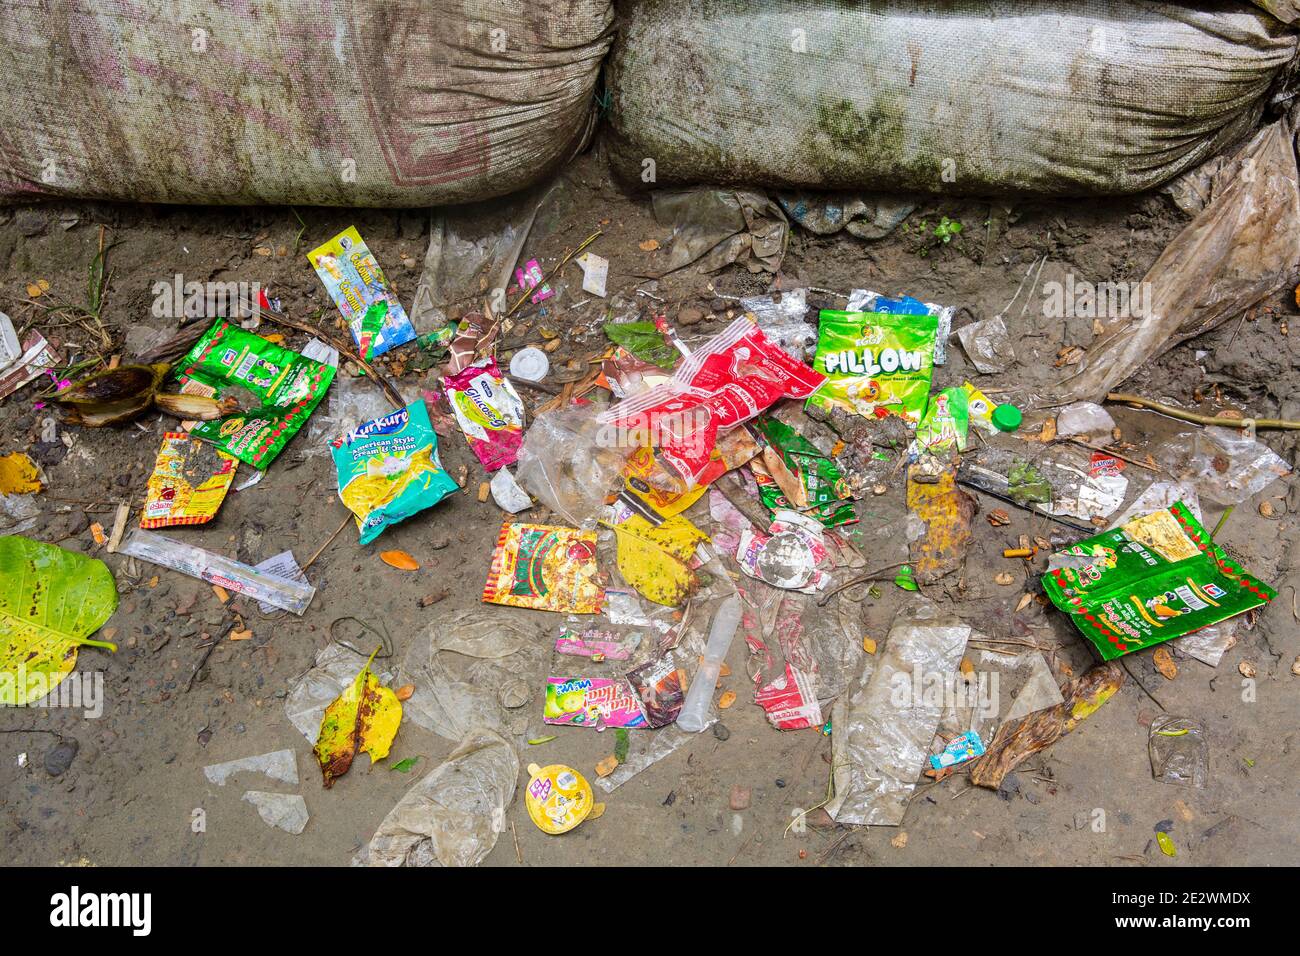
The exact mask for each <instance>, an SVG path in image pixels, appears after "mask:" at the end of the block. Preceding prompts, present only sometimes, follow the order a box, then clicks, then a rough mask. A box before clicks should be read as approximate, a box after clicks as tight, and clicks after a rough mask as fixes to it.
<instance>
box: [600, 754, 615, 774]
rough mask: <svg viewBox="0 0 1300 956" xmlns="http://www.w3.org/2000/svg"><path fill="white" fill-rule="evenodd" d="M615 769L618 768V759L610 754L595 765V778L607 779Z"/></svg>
mask: <svg viewBox="0 0 1300 956" xmlns="http://www.w3.org/2000/svg"><path fill="white" fill-rule="evenodd" d="M616 767H618V758H617V757H615V756H614V755H613V754H610V755H609V756H608V757H606V758H604V759H603V760H601V761H599V762H598V763H597V764H596V776H598V777H608V776H609V775H610V774H611V773H613V772H614V770H615V768H616Z"/></svg>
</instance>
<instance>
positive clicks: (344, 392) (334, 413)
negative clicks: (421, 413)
mask: <svg viewBox="0 0 1300 956" xmlns="http://www.w3.org/2000/svg"><path fill="white" fill-rule="evenodd" d="M404 397H406V398H407V400H408V402H407V403H408V404H409V403H410V402H412V401H415V400H416V394H415V393H414V391H412V390H410V389H408V390H407V395H406V396H404ZM322 405H323V406H325V407H324V408H322V407H319V406H318V407H317V409H316V411H315V413H314V414H313V415H312V416H311V418H309V419H308V420H307V442H306V445H307V451H308V453H309V454H313V455H323V456H329V454H330V442H331V441H333V440H334V439H335V438H341V437H343V436H344V435H346V434H347V433H348V432H349V431H351V430H352V429H354V428H356V427H357V426H358V425H360V424H362V423H363V422H369V421H374V420H375V419H376V418H381V417H383V416H384V415H387V414H388V413H389V412H391V411H393V403H392V401H390V400H389V398H388V396H387V395H386V394H385V393H384V390H383V389H382V388H380V387H379V386H378V385H376V384H375V383H374V382H373V381H371V380H370V379H369V378H367V377H366V376H364V375H358V376H356V377H353V376H351V375H342V374H340V375H335V376H334V381H333V383H332V384H331V386H330V390H329V392H328V393H327V394H326V396H325V401H324V402H323V403H322ZM322 412H324V414H322Z"/></svg>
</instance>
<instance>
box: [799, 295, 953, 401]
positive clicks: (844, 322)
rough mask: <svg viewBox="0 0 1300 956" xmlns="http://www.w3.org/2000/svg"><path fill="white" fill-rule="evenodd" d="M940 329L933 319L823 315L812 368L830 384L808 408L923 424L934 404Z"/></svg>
mask: <svg viewBox="0 0 1300 956" xmlns="http://www.w3.org/2000/svg"><path fill="white" fill-rule="evenodd" d="M938 327H939V318H938V316H934V315H895V314H892V313H886V312H835V311H831V310H828V309H823V310H822V312H821V315H820V319H819V332H818V337H817V354H816V356H814V358H813V368H814V369H816V370H817V371H818V372H821V373H822V374H823V375H825V376H826V378H827V381H826V382H825V383H824V384H823V385H822V386H821V388H819V389H817V391H815V392H814V393H813V394H812V395H811V396H809V398H808V405H810V406H816V407H818V408H822V409H826V410H827V411H829V410H831V409H833V408H843V409H845V410H847V411H850V412H855V413H856V414H858V415H862V416H864V417H867V418H870V417H872V416H875V417H877V418H883V417H884V416H886V415H890V414H893V415H900V416H902V417H903V418H906V419H909V420H910V421H912V422H914V423H915V422H919V421H920V420H921V416H922V415H924V414H925V408H926V404H927V403H928V401H929V396H930V375H931V373H932V372H933V371H934V336H935V332H936V330H937V329H938Z"/></svg>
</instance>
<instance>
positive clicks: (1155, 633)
mask: <svg viewBox="0 0 1300 956" xmlns="http://www.w3.org/2000/svg"><path fill="white" fill-rule="evenodd" d="M1042 583H1043V587H1044V589H1045V590H1046V591H1047V596H1048V597H1049V598H1050V599H1051V601H1052V603H1053V604H1055V605H1056V606H1057V607H1058V608H1060V609H1061V610H1062V611H1065V612H1066V613H1068V614H1069V615H1070V616H1071V617H1072V619H1073V620H1074V624H1075V626H1076V627H1077V628H1078V629H1079V630H1080V631H1082V632H1083V634H1084V636H1085V637H1086V638H1088V640H1090V641H1091V642H1092V643H1093V644H1094V645H1095V646H1096V648H1097V650H1098V651H1100V653H1101V656H1102V658H1103V659H1104V660H1113V659H1114V658H1116V657H1120V656H1122V655H1124V654H1130V653H1132V652H1133V651H1140V650H1142V649H1144V648H1147V647H1152V646H1154V645H1156V644H1161V643H1163V642H1164V641H1168V640H1171V639H1172V638H1175V637H1182V636H1183V635H1184V634H1190V633H1191V632H1192V631H1196V630H1200V629H1201V628H1203V627H1208V626H1209V625H1211V624H1217V623H1219V622H1220V621H1224V620H1227V619H1228V618H1230V617H1235V616H1236V615H1238V614H1244V613H1245V612H1246V611H1249V610H1251V609H1252V608H1256V607H1260V606H1261V605H1264V604H1267V603H1268V602H1269V601H1271V600H1273V598H1274V597H1276V596H1277V592H1276V591H1274V590H1273V589H1272V588H1271V587H1269V586H1268V585H1267V584H1264V583H1263V582H1262V581H1259V580H1257V579H1256V578H1254V577H1252V576H1251V575H1249V574H1247V573H1246V572H1245V571H1244V570H1243V569H1242V568H1241V566H1240V565H1238V564H1237V563H1236V562H1235V561H1233V560H1232V558H1230V557H1228V555H1227V553H1226V552H1225V551H1224V550H1223V549H1222V548H1220V547H1219V546H1218V545H1217V544H1215V543H1214V541H1213V540H1212V539H1211V538H1210V535H1209V534H1208V533H1207V532H1206V530H1205V529H1204V528H1203V527H1201V523H1200V522H1199V521H1197V520H1196V517H1195V516H1194V515H1193V514H1192V512H1191V510H1190V509H1189V508H1188V507H1187V506H1186V505H1185V504H1183V503H1182V502H1181V501H1177V502H1175V503H1174V504H1172V505H1170V506H1169V507H1168V508H1162V509H1161V510H1159V511H1153V512H1151V513H1149V514H1145V515H1141V516H1139V517H1136V518H1133V519H1132V520H1131V521H1128V522H1126V523H1125V524H1123V525H1120V526H1119V527H1117V528H1112V529H1111V530H1109V531H1105V532H1103V533H1102V534H1099V535H1096V536H1094V537H1091V538H1088V539H1086V540H1084V541H1080V542H1079V543H1078V544H1076V545H1074V546H1073V547H1071V548H1068V549H1067V550H1065V551H1060V552H1057V553H1056V554H1054V555H1052V560H1051V563H1050V565H1049V570H1048V571H1047V573H1046V574H1044V575H1043V578H1042Z"/></svg>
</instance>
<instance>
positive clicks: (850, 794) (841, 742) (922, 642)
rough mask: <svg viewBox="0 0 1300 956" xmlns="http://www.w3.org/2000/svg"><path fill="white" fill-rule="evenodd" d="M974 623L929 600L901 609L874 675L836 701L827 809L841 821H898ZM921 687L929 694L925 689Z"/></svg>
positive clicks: (876, 823) (877, 823) (875, 823)
mask: <svg viewBox="0 0 1300 956" xmlns="http://www.w3.org/2000/svg"><path fill="white" fill-rule="evenodd" d="M970 632H971V629H970V626H969V625H966V624H963V623H962V622H961V621H960V620H959V619H957V618H956V617H954V616H952V615H950V614H943V613H941V612H940V611H939V609H938V608H937V607H935V606H934V605H933V604H929V603H928V602H927V603H924V604H919V605H916V606H913V607H910V608H907V609H906V610H904V611H903V612H901V613H900V614H899V615H898V617H897V618H895V620H894V625H893V627H891V628H890V630H889V635H888V637H887V638H886V639H885V644H884V647H883V648H881V649H880V651H879V653H878V654H877V655H875V656H876V657H877V658H878V660H877V661H875V662H874V664H873V665H872V666H871V668H870V676H869V677H867V678H866V680H865V682H864V683H863V684H861V685H860V686H859V687H858V688H857V689H856V690H854V691H853V692H852V693H850V694H848V695H846V696H843V697H841V698H840V699H839V700H838V701H836V703H835V709H834V711H833V715H832V718H831V726H832V733H831V768H832V769H831V779H832V782H833V784H834V791H835V795H834V796H833V797H832V798H831V800H830V802H829V803H828V804H827V805H826V811H827V812H828V813H829V814H830V815H831V819H833V820H834V821H835V822H836V823H847V824H857V825H872V826H897V825H898V824H899V823H901V822H902V820H903V814H904V813H905V812H906V810H907V801H908V799H909V798H910V797H911V795H912V791H913V790H914V789H915V787H916V780H917V778H918V777H919V776H920V775H921V771H922V769H923V768H924V764H925V761H926V757H927V756H928V754H929V752H930V750H929V748H930V744H931V742H932V741H933V740H934V734H935V730H936V729H937V728H938V726H939V720H940V718H942V716H943V710H944V706H943V699H944V694H943V693H942V691H941V692H940V693H939V694H938V700H935V694H934V693H926V692H925V690H926V688H927V687H929V688H934V687H935V686H939V687H942V686H946V683H947V682H950V681H952V680H954V679H955V675H956V674H957V673H958V666H959V665H960V663H961V658H962V654H963V652H964V651H965V649H966V640H967V638H969V637H970ZM918 687H919V688H920V689H921V691H922V693H917V692H916V691H917V689H918Z"/></svg>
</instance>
